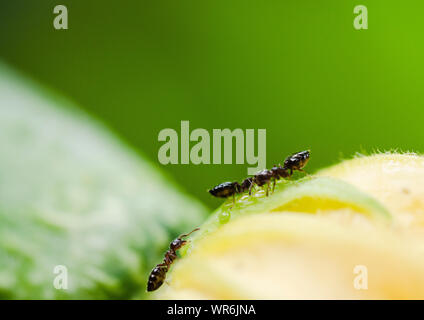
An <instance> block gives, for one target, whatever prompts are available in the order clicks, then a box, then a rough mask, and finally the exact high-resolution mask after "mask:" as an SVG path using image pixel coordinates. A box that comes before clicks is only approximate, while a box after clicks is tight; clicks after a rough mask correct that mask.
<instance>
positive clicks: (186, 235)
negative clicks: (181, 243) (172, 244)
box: [180, 228, 200, 239]
mask: <svg viewBox="0 0 424 320" xmlns="http://www.w3.org/2000/svg"><path fill="white" fill-rule="evenodd" d="M197 230H200V228H196V229H194V230H193V231H191V232H189V233H187V234H182V235H181V236H180V239H181V238H185V237H188V236H189V235H191V234H192V233H193V232H194V231H197Z"/></svg>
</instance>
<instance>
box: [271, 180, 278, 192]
mask: <svg viewBox="0 0 424 320" xmlns="http://www.w3.org/2000/svg"><path fill="white" fill-rule="evenodd" d="M276 182H277V179H275V178H274V183H273V184H272V193H274V190H275V183H276Z"/></svg>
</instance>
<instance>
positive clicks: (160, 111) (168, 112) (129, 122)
mask: <svg viewBox="0 0 424 320" xmlns="http://www.w3.org/2000/svg"><path fill="white" fill-rule="evenodd" d="M58 4H64V5H66V6H67V7H68V13H69V29H68V30H55V29H54V28H53V24H52V23H53V19H54V16H55V15H54V14H53V8H54V6H55V5H58ZM358 4H363V5H366V6H367V7H368V11H369V29H368V30H362V31H358V30H355V29H354V28H353V19H354V14H353V8H354V6H356V5H358ZM423 8H424V5H423V3H422V2H418V1H405V2H399V1H393V0H384V1H383V0H373V1H368V0H355V1H352V0H343V1H340V0H333V1H330V0H321V1H317V0H304V1H283V0H280V1H249V0H234V1H222V0H218V1H198V0H196V1H194V0H193V1H187V0H180V1H175V0H173V1H168V0H161V1H142V0H133V1H97V0H90V1H75V0H74V1H65V0H60V1H59V0H56V1H50V0H48V1H47V0H39V1H22V0H14V1H2V2H1V4H0V55H1V58H2V59H4V60H5V61H6V62H8V63H9V64H11V65H12V66H14V67H15V68H17V69H19V70H21V71H23V72H24V73H26V74H28V75H30V76H31V77H32V78H34V79H36V80H37V81H38V82H41V83H43V84H45V85H47V86H49V87H51V88H53V89H54V90H56V91H57V92H59V93H62V94H64V95H65V96H67V97H69V98H71V99H72V100H74V101H75V102H76V103H77V104H79V105H80V106H81V107H82V108H84V109H85V110H86V111H88V112H89V113H90V114H92V115H95V116H96V117H97V118H99V119H101V120H102V121H103V122H104V123H105V124H106V125H107V126H108V127H109V128H111V129H112V130H113V131H114V132H116V133H117V134H118V135H119V136H120V137H121V138H123V139H124V140H125V141H127V142H128V143H129V144H130V145H132V146H134V147H135V148H136V149H137V150H139V151H140V152H142V153H144V154H146V155H147V157H148V158H150V159H151V160H152V161H153V162H154V163H156V164H157V165H158V166H161V165H160V164H159V163H158V161H157V152H158V149H159V147H160V145H161V143H160V142H158V138H157V137H158V133H159V131H160V130H161V129H163V128H174V129H176V130H177V131H179V127H180V121H181V120H190V126H191V129H194V128H205V129H207V130H208V131H209V132H212V129H214V128H230V129H235V128H242V129H246V128H254V129H258V128H265V129H267V165H268V166H270V165H272V164H273V163H277V162H280V161H282V160H283V158H284V157H285V156H286V155H287V154H289V153H292V152H295V151H299V150H302V149H305V148H310V149H311V150H312V153H313V155H312V160H311V161H310V164H309V165H308V168H309V171H313V170H316V169H318V168H320V167H322V166H326V165H329V164H331V163H334V162H336V161H338V160H339V159H340V157H344V156H351V155H352V154H354V153H355V152H357V151H363V152H372V151H374V150H388V149H393V148H397V149H398V150H402V151H406V150H410V151H423V150H424V139H422V136H423V135H422V126H423V124H422V119H423V115H424V108H423V107H424V96H423V94H422V92H423V89H422V88H423V83H424V81H423V79H422V77H423V71H424V70H423V57H424V45H423V41H422V35H423V31H424V28H423V27H424V20H423V13H422V12H423V11H422V9H423ZM247 166H248V165H247V164H246V165H198V166H196V165H181V164H180V165H168V166H161V167H162V169H163V170H164V171H166V172H167V173H168V174H169V175H171V176H173V177H174V178H175V180H177V182H178V183H179V184H180V185H182V186H183V187H185V189H187V190H188V191H189V192H191V193H192V194H194V195H195V196H197V197H198V198H199V199H201V200H203V201H204V202H205V203H206V204H207V205H208V206H210V207H211V208H213V207H216V206H218V204H219V203H220V202H221V201H219V200H216V199H213V198H211V197H210V196H209V194H207V193H206V192H205V190H206V189H207V188H208V187H210V186H212V185H215V184H217V183H219V182H222V181H224V180H232V179H242V178H243V177H244V176H246V173H247Z"/></svg>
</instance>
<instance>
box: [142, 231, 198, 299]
mask: <svg viewBox="0 0 424 320" xmlns="http://www.w3.org/2000/svg"><path fill="white" fill-rule="evenodd" d="M197 230H199V228H196V229H194V230H193V231H191V232H190V233H187V234H182V235H180V236H179V237H178V238H177V239H175V240H173V241H172V242H171V243H170V245H169V250H168V251H167V252H166V253H165V258H164V259H163V262H162V263H160V264H158V265H157V266H156V267H154V268H153V270H152V271H151V272H150V276H149V280H148V282H147V291H154V290H157V289H158V288H159V287H160V286H161V285H162V284H163V283H164V281H165V278H166V273H167V272H168V270H169V268H170V266H171V264H172V263H173V262H174V261H175V259H177V257H178V256H177V250H178V249H180V248H181V247H182V246H184V245H185V244H186V243H187V240H183V238H186V237H188V236H189V235H190V234H192V233H193V232H195V231H197Z"/></svg>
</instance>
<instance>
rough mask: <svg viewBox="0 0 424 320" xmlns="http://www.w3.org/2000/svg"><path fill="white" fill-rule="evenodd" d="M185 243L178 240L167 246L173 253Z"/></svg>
mask: <svg viewBox="0 0 424 320" xmlns="http://www.w3.org/2000/svg"><path fill="white" fill-rule="evenodd" d="M186 242H187V241H185V240H182V239H180V238H177V239H175V240H174V241H172V242H171V244H170V245H169V248H170V249H171V250H173V251H175V250H178V249H179V248H181V247H182V246H183V244H184V243H186Z"/></svg>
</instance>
